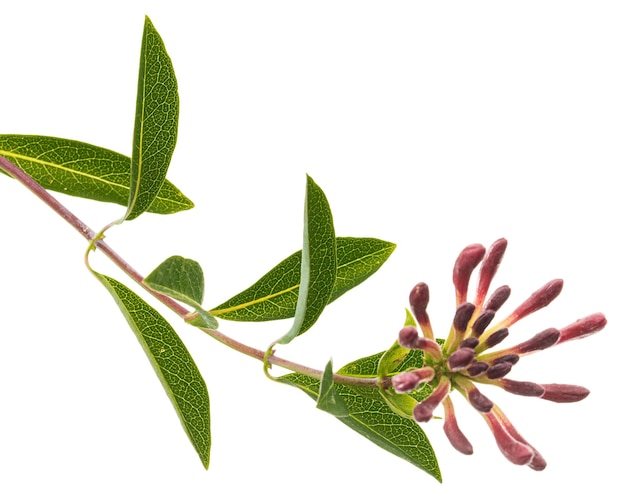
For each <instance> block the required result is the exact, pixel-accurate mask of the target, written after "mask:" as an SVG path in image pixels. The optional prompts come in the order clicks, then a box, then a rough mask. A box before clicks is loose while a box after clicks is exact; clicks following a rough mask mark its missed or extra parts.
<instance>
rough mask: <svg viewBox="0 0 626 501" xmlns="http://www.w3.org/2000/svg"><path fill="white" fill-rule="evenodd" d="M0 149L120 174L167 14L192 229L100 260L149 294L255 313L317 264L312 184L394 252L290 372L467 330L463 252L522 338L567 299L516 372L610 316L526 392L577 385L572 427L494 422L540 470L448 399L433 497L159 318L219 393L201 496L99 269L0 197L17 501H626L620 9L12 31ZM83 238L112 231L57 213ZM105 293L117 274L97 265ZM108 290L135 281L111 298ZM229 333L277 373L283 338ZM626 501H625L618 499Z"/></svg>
mask: <svg viewBox="0 0 626 501" xmlns="http://www.w3.org/2000/svg"><path fill="white" fill-rule="evenodd" d="M0 5H1V9H0V19H1V23H0V26H1V27H0V54H1V56H2V57H1V65H2V74H1V77H0V110H1V111H0V133H25V134H41V135H53V136H59V137H67V138H73V139H78V140H82V141H86V142H90V143H94V144H98V145H101V146H104V147H108V148H111V149H114V150H117V151H120V152H123V153H126V154H129V153H130V147H131V137H132V127H133V114H134V106H135V92H136V85H137V84H136V79H137V67H138V60H139V59H138V58H139V46H140V41H141V32H142V28H143V22H144V20H143V16H144V15H145V14H148V15H149V16H150V17H151V19H152V21H153V23H154V24H155V26H156V28H157V29H158V30H159V32H160V34H161V36H162V37H163V38H164V40H165V43H166V46H167V48H168V51H169V53H170V56H171V57H172V59H173V62H174V67H175V69H176V73H177V76H178V80H179V90H180V95H181V119H180V130H179V141H178V146H177V150H176V153H175V155H174V159H173V163H172V166H171V169H170V175H169V178H170V180H172V181H173V182H174V183H175V184H176V185H177V186H179V187H180V188H181V189H182V190H183V192H184V193H185V194H186V195H187V196H189V197H190V198H191V199H192V200H193V201H194V202H195V203H196V208H195V209H194V210H193V211H190V212H186V213H180V214H177V215H173V216H168V217H163V216H153V215H145V216H142V217H141V218H140V219H138V220H136V221H133V222H130V223H127V224H124V225H123V226H121V227H118V228H114V229H112V230H111V231H110V232H109V233H108V238H107V241H108V242H109V244H110V245H112V246H113V247H114V248H115V249H116V250H118V251H119V252H120V253H121V254H122V255H123V256H124V257H126V258H127V259H128V260H129V261H130V262H131V263H132V264H133V265H134V266H135V267H136V268H138V269H139V270H140V271H141V272H142V273H144V274H146V273H148V272H149V271H150V270H151V269H152V268H154V267H155V266H156V265H157V264H158V263H159V262H160V261H162V260H163V259H165V258H166V257H168V256H169V255H172V254H181V255H184V256H186V257H190V258H193V259H196V260H198V261H199V262H200V263H201V264H202V265H203V267H204V270H205V279H206V282H207V291H206V295H205V297H206V306H207V307H211V306H215V305H216V304H218V303H220V302H222V301H223V300H225V299H227V298H228V297H230V296H231V295H232V294H234V293H236V292H239V291H240V290H242V289H243V288H245V287H247V286H248V285H250V284H251V283H252V282H253V281H254V280H256V279H257V278H258V277H259V276H261V275H262V274H263V273H265V272H266V271H267V270H268V269H270V268H271V267H272V266H273V265H274V264H276V263H277V262H278V261H279V260H281V259H282V258H283V257H285V256H286V255H288V254H290V253H291V252H293V251H294V250H296V249H297V248H298V246H299V245H300V239H301V219H302V203H303V194H304V183H305V173H309V174H310V175H311V176H313V178H314V179H315V180H316V181H317V182H318V184H320V185H321V186H322V188H323V189H324V190H325V192H326V194H327V196H328V198H329V200H330V203H331V207H332V208H333V213H334V217H335V225H336V230H337V234H338V235H346V236H375V237H379V238H383V239H386V240H390V241H393V242H396V243H397V244H398V249H397V250H396V252H395V253H394V254H393V256H392V258H391V259H390V260H389V262H388V263H387V264H386V265H385V266H384V267H383V268H382V270H381V271H380V272H379V274H377V275H376V276H374V278H372V279H371V280H369V281H368V282H366V283H365V284H364V285H362V286H361V287H360V288H358V289H356V290H354V291H353V292H351V293H350V294H348V295H346V296H345V297H344V298H342V300H340V301H338V302H337V303H334V304H333V305H331V306H330V307H329V308H328V310H327V312H326V313H325V314H324V316H323V317H322V319H321V320H320V322H319V323H318V324H317V325H316V326H315V327H314V328H313V329H312V330H311V331H309V333H308V334H307V335H306V336H303V337H302V338H299V339H298V340H297V341H296V342H294V343H293V344H292V345H290V346H288V347H284V348H282V349H281V354H282V355H283V356H285V357H287V358H293V359H294V360H297V361H301V362H303V363H307V364H310V365H312V366H315V367H320V368H321V367H322V366H323V365H324V364H325V362H326V361H327V360H328V358H330V357H333V359H334V362H335V366H336V367H339V366H341V365H343V364H345V363H347V362H349V361H350V360H352V359H355V358H359V357H361V356H365V355H369V354H371V353H374V352H377V351H380V350H383V349H385V348H386V347H388V346H389V345H390V344H391V343H392V342H393V339H394V337H395V336H396V333H397V330H398V328H399V326H400V325H401V323H402V320H403V314H404V313H403V309H404V307H405V306H406V305H407V299H406V298H407V294H408V291H409V290H410V288H411V287H412V286H413V285H414V284H415V283H417V282H418V281H425V282H427V283H429V285H430V288H431V306H430V308H429V311H430V314H431V318H432V321H433V324H434V326H435V329H436V330H437V332H438V333H439V335H442V336H443V335H445V333H446V332H447V328H448V326H449V322H450V321H451V318H452V314H453V310H454V292H453V288H452V284H451V279H450V278H451V267H452V264H453V262H454V259H455V257H456V255H457V253H458V252H459V251H460V250H461V249H462V248H463V247H464V246H465V245H467V244H469V243H474V242H480V243H483V244H484V245H486V246H487V245H489V244H490V243H491V242H492V241H494V240H495V239H496V238H499V237H502V236H504V237H507V238H508V240H509V249H508V251H507V255H506V257H505V260H504V262H503V264H502V266H501V269H500V273H499V275H498V277H497V278H496V280H495V285H502V284H508V285H510V286H511V287H512V288H513V295H512V297H511V299H510V300H509V303H508V304H507V305H506V307H505V308H504V310H505V311H506V310H507V308H508V311H510V309H511V308H513V307H514V306H516V303H519V302H521V301H522V300H523V299H525V298H526V297H527V296H528V295H529V294H530V293H531V292H533V291H534V290H536V289H537V288H538V287H539V286H540V285H542V284H544V283H545V282H547V281H548V280H550V279H552V278H558V277H560V278H563V279H564V280H565V288H564V291H563V293H562V294H561V296H560V297H559V298H558V299H557V300H556V301H555V302H554V303H553V304H552V305H551V306H550V307H549V309H546V310H543V311H542V312H540V313H538V314H536V315H535V316H533V317H531V318H528V319H527V320H525V321H523V322H520V324H518V325H517V326H516V327H515V328H514V329H513V331H512V335H511V339H512V340H513V342H519V341H522V340H524V339H526V338H527V337H530V336H531V335H532V334H534V333H536V332H538V331H539V330H542V329H543V328H545V327H549V326H554V327H562V326H565V325H567V324H568V323H570V322H572V321H574V320H576V319H577V318H579V317H581V316H584V315H587V314H590V313H593V312H596V311H603V312H604V313H605V314H606V315H607V318H608V320H609V323H608V326H607V327H606V329H605V330H604V331H603V332H601V333H599V334H597V335H595V336H593V337H590V338H588V339H585V340H583V341H579V342H575V343H569V344H566V345H563V346H559V347H556V348H553V349H551V350H548V351H546V352H543V353H540V354H537V355H534V356H532V357H530V358H527V359H524V360H523V361H522V363H520V364H519V366H517V367H516V368H515V370H514V372H513V374H512V376H515V378H516V379H520V380H524V379H527V380H534V381H537V382H544V383H545V382H562V383H572V384H581V385H584V386H587V387H588V388H590V389H591V395H590V396H589V397H588V398H587V399H586V400H585V401H583V402H581V403H577V404H563V405H557V404H553V403H551V402H545V401H542V400H534V399H529V398H522V397H514V396H512V395H508V394H504V393H503V392H499V391H497V390H495V389H492V388H487V389H486V390H485V393H486V394H487V395H488V396H490V397H491V398H492V399H493V400H495V401H496V402H497V403H498V404H499V405H500V406H501V407H502V408H503V409H504V411H505V412H506V413H507V415H508V416H509V417H510V419H511V420H512V421H513V423H514V424H515V425H516V426H517V428H518V430H519V431H520V432H521V433H522V434H523V435H524V436H525V438H527V439H528V440H529V441H530V442H531V443H532V444H533V445H535V447H537V448H538V449H539V450H540V451H541V452H542V454H543V455H544V456H545V458H546V459H547V461H548V468H547V469H546V470H545V471H544V472H541V473H537V472H534V471H531V470H530V469H528V468H525V467H517V466H514V465H512V464H509V463H508V462H507V461H506V460H505V459H504V458H503V457H502V455H501V454H500V453H499V451H498V450H497V447H496V445H495V442H494V440H493V437H492V436H491V434H490V432H489V431H488V428H487V426H486V425H485V423H484V421H483V420H482V419H481V418H480V417H479V416H478V414H477V413H476V412H475V411H473V410H472V409H469V408H468V406H467V405H465V404H464V403H463V402H462V401H461V400H459V399H458V396H457V398H456V399H455V401H456V402H457V406H456V407H457V411H458V414H459V421H460V424H461V427H462V428H463V430H464V431H465V433H466V434H467V435H468V437H469V438H470V440H471V441H472V442H473V444H474V449H475V454H474V455H473V456H470V457H464V456H461V455H460V454H458V453H456V451H454V450H453V449H452V448H451V446H450V445H449V444H448V443H447V442H446V439H445V436H444V435H443V432H442V430H441V422H440V421H439V422H437V421H433V422H431V423H429V424H427V425H426V426H425V429H426V431H427V433H428V434H429V437H430V438H431V440H432V442H433V445H434V447H435V450H436V451H437V452H438V455H439V461H440V466H441V469H442V472H443V476H444V483H443V484H442V485H439V484H438V483H437V482H436V481H434V480H433V479H432V478H430V477H428V476H427V475H426V474H424V473H422V472H421V471H419V470H417V469H415V468H414V467H412V466H411V465H409V464H408V463H405V462H403V461H402V460H400V459H398V458H396V457H394V456H391V455H389V454H388V453H386V452H384V451H382V450H381V449H379V448H377V447H376V446H375V445H373V444H371V443H369V442H367V441H366V440H365V439H363V438H362V437H361V436H359V435H357V434H355V433H354V432H352V431H350V430H348V429H347V428H345V427H344V426H343V425H342V424H341V423H339V422H337V421H336V420H335V419H334V418H332V417H331V416H329V415H326V414H324V413H322V412H319V411H316V410H315V409H314V402H313V401H312V400H310V399H309V398H308V397H306V396H305V395H304V394H301V393H299V392H297V391H296V390H294V389H292V388H288V387H286V386H282V385H278V384H275V383H272V382H270V381H268V380H267V379H265V378H264V376H263V374H262V371H261V366H260V364H259V363H258V362H256V361H254V360H252V359H248V358H246V357H243V356H241V355H239V354H237V353H235V352H231V351H230V350H228V349H227V348H226V347H224V346H222V345H220V344H219V343H216V342H215V341H213V340H211V339H210V338H208V337H207V336H205V335H203V334H201V333H199V332H197V331H195V330H193V329H191V328H188V327H186V326H184V325H182V322H180V321H178V319H176V318H174V317H173V316H172V315H167V317H168V319H171V320H172V322H173V323H174V325H175V326H176V327H177V330H178V332H179V333H180V335H181V336H182V337H183V339H184V341H185V342H186V343H187V345H188V347H189V349H190V351H191V352H192V353H193V355H194V357H195V359H196V361H197V363H198V365H199V367H200V370H201V371H202V373H203V374H204V376H205V379H206V381H207V384H208V387H209V391H210V395H211V406H212V409H211V410H212V429H213V448H212V457H211V467H210V469H209V471H208V472H206V471H204V469H203V468H202V466H201V464H200V461H199V460H198V459H197V457H196V455H195V452H194V450H193V448H192V447H191V445H190V444H189V443H188V441H187V438H186V436H185V434H184V432H183V430H182V428H181V427H180V425H179V423H178V419H177V417H176V415H175V413H174V411H173V409H172V408H171V406H170V402H169V400H168V399H167V397H166V395H165V394H164V392H163V390H162V388H161V386H160V384H159V383H158V381H157V379H156V378H155V377H154V374H153V372H152V369H151V367H150V365H149V363H148V362H147V360H146V358H145V356H144V354H143V352H142V350H141V348H140V346H139V344H138V343H137V342H136V340H135V338H134V335H133V334H132V332H131V331H130V330H129V329H128V327H127V325H126V324H125V321H124V320H123V318H122V316H121V315H120V314H119V312H118V311H117V309H116V306H115V305H114V303H113V301H112V300H111V299H110V297H108V296H107V293H106V292H105V291H104V290H103V289H102V288H101V286H100V285H99V284H98V283H97V282H96V281H95V280H94V279H93V278H92V277H91V276H90V275H89V273H88V272H87V271H86V269H85V268H84V266H83V263H82V255H83V252H84V250H85V247H86V242H85V241H84V240H82V238H81V237H80V236H78V235H77V234H76V233H75V232H74V230H73V229H71V228H70V227H69V226H68V225H67V224H66V223H64V222H63V221H62V220H61V219H60V218H58V217H57V216H56V215H54V214H53V213H51V211H50V210H48V209H47V208H46V207H45V206H43V204H41V203H40V202H39V201H38V200H36V199H35V198H34V197H33V196H32V195H31V194H30V193H28V192H26V190H25V189H23V188H22V187H21V186H20V185H18V184H17V183H16V182H12V181H10V180H9V179H8V178H6V179H5V178H4V177H2V178H0V211H1V213H2V219H1V221H2V223H1V224H2V226H1V230H0V248H1V261H0V262H1V263H2V264H1V267H0V277H1V283H0V314H1V318H0V340H1V343H0V387H1V392H2V397H3V398H2V400H1V403H0V498H1V499H11V500H22V499H52V498H55V499H64V500H74V499H77V500H78V499H81V500H82V499H155V500H156V499H235V498H236V499H253V498H254V499H276V500H287V499H302V500H308V499H322V498H324V499H339V498H340V497H341V496H350V497H352V498H354V499H377V498H379V497H382V496H385V498H389V497H400V496H401V497H403V498H406V499H419V498H423V497H424V496H427V497H431V496H442V497H440V499H457V498H458V497H456V496H463V499H485V497H486V496H498V497H506V498H507V499H510V500H518V499H520V500H521V499H532V498H531V496H535V497H542V496H545V493H546V491H547V490H549V491H550V492H552V493H555V492H558V494H559V496H560V497H562V498H571V497H572V496H574V495H576V498H577V499H582V498H585V497H587V496H593V495H596V493H597V492H599V491H604V492H614V493H616V492H619V489H621V483H619V484H618V481H619V475H620V474H621V470H622V467H623V465H622V464H620V461H621V459H619V458H621V457H622V454H623V452H622V451H623V448H624V446H625V445H626V444H624V433H623V423H622V421H623V420H622V417H621V413H620V411H619V410H618V401H619V400H621V393H622V391H623V389H622V388H621V387H620V385H619V383H620V381H621V380H622V377H623V376H622V371H621V362H622V360H623V359H622V357H623V356H624V355H623V353H624V349H625V347H624V341H623V339H624V332H623V318H624V316H623V305H624V299H625V298H624V293H623V283H624V280H625V278H626V277H625V276H624V275H625V274H624V265H623V263H624V258H623V256H624V250H625V249H624V239H623V217H624V195H623V192H624V190H623V188H622V186H623V181H622V175H621V172H622V171H623V168H624V160H625V158H624V157H625V154H624V151H625V148H624V137H626V135H625V134H626V125H625V117H626V100H625V97H624V96H625V95H626V94H625V92H624V89H626V72H625V69H624V68H625V67H624V56H625V52H626V31H625V30H624V26H625V23H626V9H625V8H624V4H623V3H622V2H603V1H594V2H580V1H567V2H553V1H540V2H534V1H530V2H500V1H498V2H475V1H473V2H369V1H359V2H345V1H333V2H324V1H320V2H293V1H289V2H276V1H262V2H261V1H259V2H242V1H231V2H214V1H207V2H185V1H180V2H171V1H170V2H160V1H136V2H132V1H124V2H121V1H109V2H106V3H102V4H99V5H102V6H94V4H93V3H91V2H76V3H72V2H68V1H57V2H33V1H22V2H9V1H7V0H2V1H1V2H0ZM60 199H61V200H62V202H64V203H66V204H67V206H68V207H69V208H71V209H72V210H73V211H75V212H76V213H77V214H78V215H79V216H80V217H81V218H82V219H83V220H84V221H86V222H87V223H88V224H90V225H91V226H92V227H93V228H94V229H99V228H100V227H102V226H103V225H104V224H106V223H108V222H110V221H111V220H113V219H116V218H118V217H119V216H120V215H122V214H123V211H124V209H123V208H122V207H119V206H113V205H106V204H102V206H100V205H99V204H96V203H93V202H89V201H83V200H79V199H75V198H67V197H60ZM93 263H94V265H95V266H96V267H97V268H98V269H100V270H102V271H106V272H109V273H112V274H116V273H117V272H116V271H114V270H113V269H112V268H111V267H110V266H109V264H108V263H107V262H106V261H105V259H104V258H103V257H102V256H95V259H94V260H93ZM116 276H118V277H119V274H116ZM221 328H222V330H223V331H224V332H226V333H228V334H230V335H232V336H233V337H235V338H237V339H240V340H242V341H244V342H247V343H250V344H252V345H254V346H256V347H259V348H262V349H264V348H265V347H266V346H267V345H268V344H269V342H270V341H272V340H273V339H275V338H276V337H278V336H280V335H281V334H283V333H284V332H285V330H286V329H287V324H284V323H275V324H263V325H252V324H250V325H248V324H233V323H229V322H222V324H221ZM615 495H617V494H615ZM613 499H614V498H613Z"/></svg>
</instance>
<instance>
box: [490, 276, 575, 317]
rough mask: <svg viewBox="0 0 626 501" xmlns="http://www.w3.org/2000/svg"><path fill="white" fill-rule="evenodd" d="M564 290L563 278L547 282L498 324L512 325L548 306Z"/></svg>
mask: <svg viewBox="0 0 626 501" xmlns="http://www.w3.org/2000/svg"><path fill="white" fill-rule="evenodd" d="M562 290H563V280H561V279H558V278H557V279H555V280H552V281H550V282H548V283H547V284H545V285H544V286H543V287H541V289H539V290H537V291H535V292H533V293H532V294H531V296H530V297H529V298H528V299H527V300H526V301H524V302H523V303H522V304H521V305H519V306H518V307H517V308H516V309H515V311H514V312H513V313H511V314H510V315H509V316H508V317H507V318H506V319H504V320H503V321H502V322H500V323H499V324H498V327H510V326H511V325H513V324H514V323H515V322H517V321H518V320H521V319H522V318H524V317H526V316H528V315H530V314H531V313H534V312H535V311H537V310H540V309H541V308H545V307H546V306H548V305H549V304H550V303H551V302H552V301H554V299H555V298H556V297H557V296H558V295H559V294H560V293H561V291H562Z"/></svg>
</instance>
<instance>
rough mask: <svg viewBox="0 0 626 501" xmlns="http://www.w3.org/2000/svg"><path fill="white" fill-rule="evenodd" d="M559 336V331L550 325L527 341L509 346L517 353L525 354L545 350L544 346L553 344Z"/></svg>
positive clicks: (547, 346)
mask: <svg viewBox="0 0 626 501" xmlns="http://www.w3.org/2000/svg"><path fill="white" fill-rule="evenodd" d="M560 336H561V333H560V332H559V331H558V330H557V329H555V328H554V327H551V328H549V329H546V330H543V331H541V332H540V333H539V334H535V335H534V336H533V337H531V338H530V339H529V340H528V341H525V342H523V343H520V344H518V345H517V346H515V347H514V348H511V351H513V352H515V353H518V354H519V355H522V354H524V355H527V354H529V353H532V352H534V351H539V350H545V349H546V348H549V347H550V346H553V345H555V344H556V342H557V341H558V340H559V337H560Z"/></svg>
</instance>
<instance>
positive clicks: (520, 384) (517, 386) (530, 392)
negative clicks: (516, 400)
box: [500, 379, 545, 397]
mask: <svg viewBox="0 0 626 501" xmlns="http://www.w3.org/2000/svg"><path fill="white" fill-rule="evenodd" d="M500 383H501V387H502V388H503V389H504V390H506V391H508V392H509V393H513V394H515V395H522V396H524V397H541V396H542V395H543V394H544V392H545V390H544V389H543V386H541V385H540V384H537V383H531V382H529V381H513V380H511V379H500Z"/></svg>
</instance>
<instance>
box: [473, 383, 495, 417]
mask: <svg viewBox="0 0 626 501" xmlns="http://www.w3.org/2000/svg"><path fill="white" fill-rule="evenodd" d="M467 397H468V399H469V402H470V404H472V407H474V409H476V410H477V411H478V412H489V411H490V410H491V409H492V407H493V402H492V401H491V400H489V399H488V398H487V397H486V396H485V395H483V394H482V393H481V392H480V391H478V388H476V387H474V388H472V389H470V390H469V391H468V393H467Z"/></svg>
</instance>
